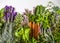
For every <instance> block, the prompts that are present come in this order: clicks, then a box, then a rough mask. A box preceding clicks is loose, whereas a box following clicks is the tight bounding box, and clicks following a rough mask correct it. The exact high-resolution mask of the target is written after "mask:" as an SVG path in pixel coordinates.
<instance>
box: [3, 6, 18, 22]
mask: <svg viewBox="0 0 60 43" xmlns="http://www.w3.org/2000/svg"><path fill="white" fill-rule="evenodd" d="M14 10H15V8H14V7H12V6H5V8H4V15H5V20H6V22H7V21H8V20H9V21H10V22H12V21H14V19H15V16H16V15H17V12H15V11H14Z"/></svg>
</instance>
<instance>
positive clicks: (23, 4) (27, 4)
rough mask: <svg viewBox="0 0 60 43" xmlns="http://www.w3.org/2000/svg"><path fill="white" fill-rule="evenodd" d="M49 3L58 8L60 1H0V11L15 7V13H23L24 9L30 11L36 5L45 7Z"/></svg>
mask: <svg viewBox="0 0 60 43" xmlns="http://www.w3.org/2000/svg"><path fill="white" fill-rule="evenodd" d="M49 1H52V2H53V3H54V4H55V5H57V6H60V5H59V4H60V0H0V9H1V8H3V7H5V6H6V5H8V6H10V5H11V6H13V7H15V9H16V11H17V12H20V13H23V12H24V9H26V8H27V9H29V10H32V9H33V7H35V6H37V5H40V4H42V5H44V6H46V5H47V3H48V2H49Z"/></svg>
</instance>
